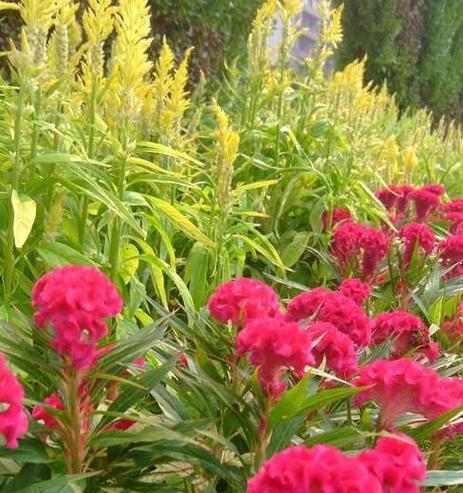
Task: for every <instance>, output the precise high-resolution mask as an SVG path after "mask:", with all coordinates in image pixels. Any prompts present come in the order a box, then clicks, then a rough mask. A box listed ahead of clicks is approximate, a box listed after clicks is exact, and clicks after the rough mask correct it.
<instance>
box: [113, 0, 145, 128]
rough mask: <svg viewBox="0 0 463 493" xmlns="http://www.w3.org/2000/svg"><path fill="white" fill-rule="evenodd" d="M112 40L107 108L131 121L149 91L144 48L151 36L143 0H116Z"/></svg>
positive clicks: (134, 119)
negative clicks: (114, 35)
mask: <svg viewBox="0 0 463 493" xmlns="http://www.w3.org/2000/svg"><path fill="white" fill-rule="evenodd" d="M115 26H116V33H117V37H116V41H115V45H114V55H113V60H112V62H113V63H112V73H111V81H112V85H111V96H112V98H111V99H112V100H111V111H112V112H113V116H114V117H116V114H117V115H118V116H117V119H119V117H120V112H122V114H123V115H125V116H126V117H127V118H128V119H129V120H130V121H132V122H135V121H136V120H137V119H138V117H139V115H140V112H141V109H142V107H143V103H144V99H145V97H146V95H147V93H148V91H149V84H148V83H147V76H148V75H149V73H150V70H151V67H152V63H151V62H150V61H149V59H148V49H149V47H150V46H151V43H152V39H151V38H150V36H149V35H150V33H151V22H150V15H149V8H148V5H147V1H146V0H120V2H119V9H118V11H117V14H116V20H115Z"/></svg>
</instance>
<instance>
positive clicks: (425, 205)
mask: <svg viewBox="0 0 463 493" xmlns="http://www.w3.org/2000/svg"><path fill="white" fill-rule="evenodd" d="M444 192H445V190H444V188H443V187H441V186H440V185H426V186H424V187H422V188H420V189H418V190H415V191H414V192H412V193H411V194H410V199H411V200H412V201H413V203H414V204H415V221H416V222H422V221H424V220H425V219H426V218H427V217H428V216H429V215H430V214H432V213H433V212H434V211H435V210H436V209H437V208H438V207H439V205H440V201H441V199H440V197H441V195H442V194H443V193H444Z"/></svg>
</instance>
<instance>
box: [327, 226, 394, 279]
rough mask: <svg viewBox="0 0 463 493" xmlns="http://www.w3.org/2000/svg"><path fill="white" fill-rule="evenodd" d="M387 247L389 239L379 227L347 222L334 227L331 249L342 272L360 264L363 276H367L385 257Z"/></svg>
mask: <svg viewBox="0 0 463 493" xmlns="http://www.w3.org/2000/svg"><path fill="white" fill-rule="evenodd" d="M388 247H389V239H388V237H387V236H386V235H385V234H384V233H383V232H382V231H380V230H379V229H376V228H372V227H370V226H364V225H362V224H356V223H353V222H347V223H344V224H341V225H340V226H339V227H338V228H336V230H335V232H334V235H333V241H332V244H331V251H332V253H333V256H334V257H335V258H336V260H337V261H338V264H339V268H340V272H341V273H342V274H344V273H345V272H346V269H348V268H351V269H352V268H353V267H355V266H356V265H360V264H361V267H362V272H363V275H364V277H366V278H369V277H371V276H372V275H373V274H374V273H375V270H376V268H377V266H378V264H379V262H380V261H381V260H382V259H383V258H384V257H385V255H386V253H387V250H388Z"/></svg>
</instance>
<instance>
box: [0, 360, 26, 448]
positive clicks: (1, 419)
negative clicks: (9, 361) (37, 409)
mask: <svg viewBox="0 0 463 493" xmlns="http://www.w3.org/2000/svg"><path fill="white" fill-rule="evenodd" d="M23 400H24V389H23V386H22V385H21V384H20V383H19V382H18V380H17V379H16V377H15V376H14V375H13V373H12V372H11V370H10V369H9V368H8V366H7V365H6V361H5V358H4V357H3V355H1V354H0V404H1V406H2V409H0V434H1V435H3V437H4V439H5V442H6V446H7V447H8V448H16V447H17V446H18V438H20V437H21V436H23V435H25V433H26V432H27V426H28V423H27V415H26V413H25V410H24V404H23Z"/></svg>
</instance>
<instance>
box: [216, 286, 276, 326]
mask: <svg viewBox="0 0 463 493" xmlns="http://www.w3.org/2000/svg"><path fill="white" fill-rule="evenodd" d="M208 308H209V312H210V314H211V315H212V316H213V317H214V318H215V319H216V320H217V322H220V323H222V324H225V323H227V322H231V323H232V324H233V325H234V326H235V327H241V326H243V325H245V324H246V323H247V322H249V321H250V320H254V319H256V318H260V317H262V316H268V317H273V316H276V315H277V314H278V313H279V312H280V304H279V301H278V296H277V294H276V293H275V291H274V290H273V289H272V288H271V287H270V286H267V284H265V283H263V282H262V281H257V280H255V279H249V278H247V277H241V278H239V279H235V280H233V281H229V282H224V283H223V284H221V285H220V286H219V287H218V288H217V290H216V291H215V293H214V294H213V295H212V297H211V299H210V300H209V305H208Z"/></svg>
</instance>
